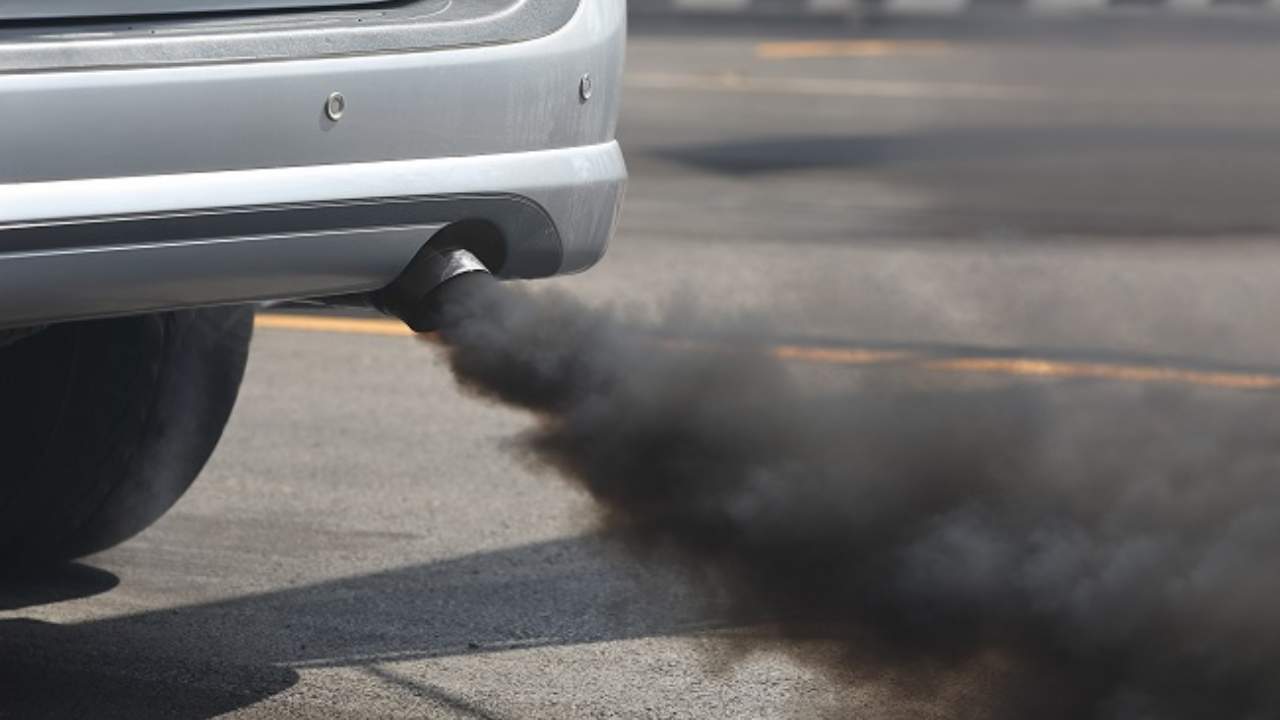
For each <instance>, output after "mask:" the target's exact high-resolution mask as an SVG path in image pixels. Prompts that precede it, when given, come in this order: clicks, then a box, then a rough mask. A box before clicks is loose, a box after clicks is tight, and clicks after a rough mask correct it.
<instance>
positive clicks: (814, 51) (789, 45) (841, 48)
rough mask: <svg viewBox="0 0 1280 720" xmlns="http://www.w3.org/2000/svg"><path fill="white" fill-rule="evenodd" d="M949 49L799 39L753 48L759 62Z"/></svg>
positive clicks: (931, 43)
mask: <svg viewBox="0 0 1280 720" xmlns="http://www.w3.org/2000/svg"><path fill="white" fill-rule="evenodd" d="M948 50H950V47H949V46H948V45H947V43H944V42H940V41H937V40H800V41H784V42H763V43H760V44H758V45H756V57H758V58H760V59H761V60H801V59H809V58H841V57H884V56H886V55H903V54H912V55H940V54H942V53H945V52H947V51H948Z"/></svg>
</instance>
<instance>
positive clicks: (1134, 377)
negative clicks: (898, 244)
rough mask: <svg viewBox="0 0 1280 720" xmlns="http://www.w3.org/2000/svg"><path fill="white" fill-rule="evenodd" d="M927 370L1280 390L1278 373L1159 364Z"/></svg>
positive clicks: (949, 362) (967, 365)
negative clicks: (1230, 370)
mask: <svg viewBox="0 0 1280 720" xmlns="http://www.w3.org/2000/svg"><path fill="white" fill-rule="evenodd" d="M920 366H921V367H924V368H925V369H928V370H941V371H946V372H960V373H986V374H996V375H1019V376H1024V377H1049V378H1063V379H1088V380H1115V381H1120V382H1132V383H1174V384H1180V385H1205V386H1209V387H1217V388H1224V389H1230V390H1276V389H1280V375H1272V374H1268V373H1246V372H1226V371H1207V370H1188V369H1185V368H1175V367H1167V366H1159V365H1124V364H1111V363H1096V362H1067V361H1059V360H1048V359H1044V358H981V357H968V358H966V357H956V358H940V359H936V360H927V361H924V362H921V363H920Z"/></svg>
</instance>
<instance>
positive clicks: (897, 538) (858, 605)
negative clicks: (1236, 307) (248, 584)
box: [438, 273, 1280, 719]
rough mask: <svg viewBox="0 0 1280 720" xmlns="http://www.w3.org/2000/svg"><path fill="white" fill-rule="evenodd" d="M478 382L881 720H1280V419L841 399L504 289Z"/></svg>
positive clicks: (1097, 407) (1111, 395)
mask: <svg viewBox="0 0 1280 720" xmlns="http://www.w3.org/2000/svg"><path fill="white" fill-rule="evenodd" d="M464 280H465V281H464V282H450V283H447V284H446V285H444V286H443V287H441V288H440V291H439V293H438V294H439V295H440V296H441V297H440V301H439V302H440V307H441V322H442V327H441V335H440V337H441V338H442V340H443V342H444V343H445V344H446V346H447V348H448V353H449V357H450V361H451V365H452V368H453V370H454V372H455V373H456V375H457V377H458V379H459V381H460V382H461V383H463V384H464V385H465V386H467V387H468V388H471V389H472V390H474V391H475V392H477V393H479V394H481V395H483V396H485V397H488V398H492V399H495V400H499V401H501V402H504V403H509V404H512V405H516V406H519V407H522V408H525V409H527V410H529V411H532V412H533V413H536V414H537V415H538V417H539V418H540V423H539V425H538V426H537V429H536V430H535V431H533V432H532V433H531V434H530V435H528V436H527V437H526V438H524V447H526V448H527V449H528V450H529V451H530V452H531V453H532V454H533V455H534V456H535V457H536V458H538V459H539V460H540V461H542V462H545V463H547V464H549V465H551V466H554V467H555V468H557V469H558V470H560V471H561V472H562V473H563V474H564V475H566V476H567V477H569V478H572V479H573V480H575V481H576V482H579V483H581V484H582V486H583V487H585V488H586V489H587V490H588V491H589V492H590V493H591V494H592V495H593V496H594V497H595V498H596V499H597V500H598V501H599V503H600V504H601V507H602V508H603V516H604V518H605V522H606V523H608V524H610V525H611V526H612V527H614V528H615V529H618V530H620V531H621V532H623V533H624V534H625V535H626V537H628V538H629V539H630V540H631V541H633V546H634V547H636V548H638V549H641V551H642V552H646V553H653V552H660V553H662V554H663V556H664V557H666V556H670V557H672V558H675V559H677V560H678V561H679V562H681V563H683V564H685V565H686V566H688V567H691V568H692V569H693V570H694V571H695V573H694V576H695V577H697V578H700V581H701V582H705V583H706V584H707V589H708V591H709V592H715V593H727V594H728V596H729V597H730V598H732V604H733V607H732V612H733V618H732V619H733V620H735V621H739V622H742V623H749V624H760V623H761V622H762V621H767V622H768V623H769V627H771V628H776V630H777V632H779V633H780V634H781V635H783V636H784V637H787V638H790V639H793V640H807V639H815V638H817V639H829V640H833V641H835V642H836V643H837V644H838V647H839V658H838V661H837V662H834V663H829V664H827V665H826V666H825V669H826V670H827V671H828V672H829V673H830V675H831V677H832V678H833V679H840V680H851V681H853V682H855V683H857V684H858V686H860V687H862V686H865V687H867V688H868V689H871V690H874V691H875V695H876V697H884V698H887V701H886V702H885V706H884V708H883V709H882V710H881V711H880V712H879V713H878V714H877V715H876V716H879V717H884V716H889V715H894V716H898V715H899V713H906V714H907V715H908V716H912V717H920V716H925V715H932V716H935V717H948V718H950V717H955V718H970V717H972V718H1001V719H1003V718H1026V717H1037V718H1064V719H1065V718H1073V719H1074V718H1126V719H1127V718H1134V719H1138V718H1143V719H1145V718H1152V719H1154V718H1174V719H1178V718H1274V717H1280V683H1278V682H1277V673H1278V672H1280V572H1278V571H1277V570H1276V568H1275V567H1274V558H1275V557H1276V552H1277V550H1280V472H1278V471H1280V453H1277V451H1276V448H1277V447H1280V443H1277V440H1278V439H1280V438H1277V437H1276V433H1275V431H1273V430H1272V428H1277V427H1280V404H1278V403H1276V402H1275V400H1274V398H1271V397H1268V396H1266V395H1257V394H1255V395H1248V394H1237V395H1231V396H1230V397H1229V398H1227V399H1226V400H1224V395H1223V394H1221V393H1218V394H1215V395H1214V396H1213V397H1212V398H1211V397H1210V396H1209V394H1208V391H1200V390H1195V389H1170V388H1167V387H1166V388H1151V387H1147V388H1135V387H1131V386H1125V387H1121V386H1114V385H1110V386H1107V385H1099V384H1094V385H1053V386H1050V385H1039V386H1035V385H1031V386H1027V385H1023V386H1020V387H1018V388H1016V389H990V388H986V389H982V388H972V387H971V388H967V389H964V388H962V389H956V388H951V389H948V390H945V391H930V390H928V389H924V388H923V387H922V386H921V385H920V384H919V383H914V382H911V381H907V382H904V383H900V384H898V385H896V386H894V387H888V386H885V385H880V384H875V385H869V386H867V387H855V388H852V389H851V388H849V387H848V383H843V385H842V386H841V387H837V388H836V389H832V387H831V385H832V384H831V383H828V382H826V381H824V380H822V379H819V380H813V379H811V378H807V377H801V376H799V375H797V374H796V373H794V372H792V371H790V370H789V368H787V367H784V366H782V365H781V364H780V363H778V362H775V361H773V360H771V359H769V358H767V357H765V356H763V355H761V354H759V353H752V352H746V351H743V350H742V349H733V348H725V347H723V346H716V347H710V348H709V347H708V346H705V345H703V346H698V347H696V348H671V347H662V346H660V345H659V344H656V343H654V342H653V341H652V340H649V341H642V340H639V339H636V337H635V336H634V335H632V334H629V333H628V332H626V331H625V330H624V328H623V326H622V324H621V323H618V322H616V321H615V319H614V317H613V316H611V315H610V314H608V313H605V312H600V311H597V310H593V309H591V308H588V307H586V306H583V305H581V304H579V303H577V302H575V301H573V300H571V299H568V298H566V297H564V296H560V295H556V294H550V293H537V294H528V293H524V292H518V291H515V290H512V289H511V288H509V287H506V286H501V285H498V284H497V283H495V282H492V281H491V280H490V279H488V278H487V276H484V275H482V274H478V273H477V274H470V275H467V276H465V277H464Z"/></svg>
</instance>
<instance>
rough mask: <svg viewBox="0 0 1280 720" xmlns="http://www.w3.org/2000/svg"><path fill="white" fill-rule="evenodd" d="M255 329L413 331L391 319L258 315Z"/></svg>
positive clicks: (408, 334) (396, 333) (397, 333)
mask: <svg viewBox="0 0 1280 720" xmlns="http://www.w3.org/2000/svg"><path fill="white" fill-rule="evenodd" d="M254 327H255V328H262V329H268V330H302V331H305V332H327V333H345V334H349V335H386V336H398V337H412V336H413V334H414V333H413V331H412V330H410V329H409V328H408V326H406V325H405V324H404V323H402V322H400V321H399V320H392V319H390V318H343V317H318V316H315V315H284V314H277V313H258V315H257V316H256V317H255V318H254Z"/></svg>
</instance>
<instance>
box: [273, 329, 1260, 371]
mask: <svg viewBox="0 0 1280 720" xmlns="http://www.w3.org/2000/svg"><path fill="white" fill-rule="evenodd" d="M255 326H256V327H258V328H261V329H269V330H296V331H303V332H323V333H339V334H352V335H379V336H386V337H413V336H414V335H415V333H414V332H413V331H412V330H410V329H409V328H408V327H406V326H405V325H404V323H402V322H400V321H399V320H391V319H384V318H342V317H320V316H315V315H286V314H278V313H259V314H258V315H257V318H256V321H255ZM423 337H424V338H429V337H430V336H429V335H424V336H423ZM661 344H662V345H663V346H664V347H670V348H673V349H678V348H686V347H687V348H693V349H697V348H700V347H705V344H704V343H701V342H696V341H680V340H667V341H662V342H661ZM766 352H767V353H768V354H769V355H770V356H772V357H775V358H778V359H779V360H787V361H795V362H808V363H816V364H821V365H849V366H855V365H880V364H889V363H901V364H907V365H909V366H911V367H916V368H921V369H924V370H929V371H932V372H949V373H961V374H990V375H1007V376H1017V377H1032V378H1052V379H1089V380H1110V381H1116V382H1133V383H1171V384H1181V385H1201V386H1206V387H1216V388H1223V389H1229V390H1280V375H1277V374H1272V373H1252V372H1235V371H1214V370H1191V369H1186V368H1177V367H1169V366H1161V365H1135V364H1124V363H1103V362H1077V361H1070V360H1051V359H1047V358H1026V357H1023V358H1000V357H935V356H930V355H927V354H922V353H914V352H910V351H904V350H878V349H874V348H856V347H824V346H820V345H775V346H773V347H771V348H768V350H767V351H766Z"/></svg>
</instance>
